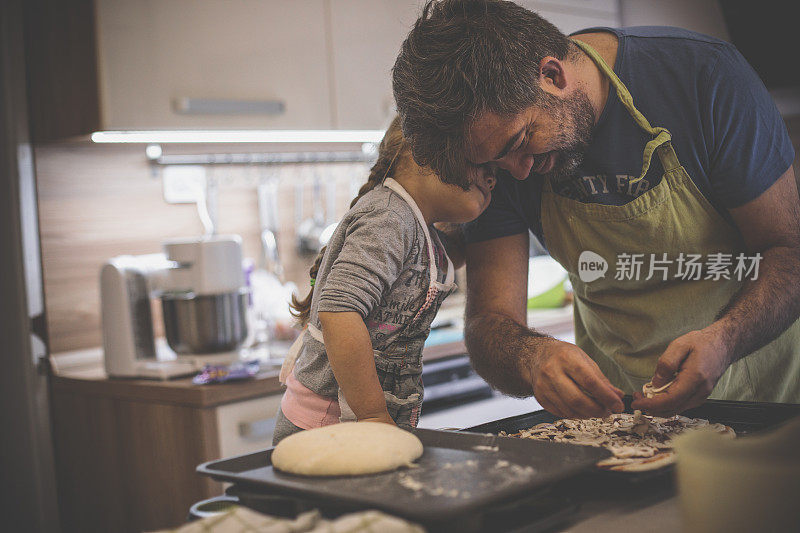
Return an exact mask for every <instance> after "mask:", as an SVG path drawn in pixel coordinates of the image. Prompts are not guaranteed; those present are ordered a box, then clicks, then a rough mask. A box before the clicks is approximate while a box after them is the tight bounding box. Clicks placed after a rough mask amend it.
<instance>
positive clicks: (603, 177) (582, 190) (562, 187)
mask: <svg viewBox="0 0 800 533" xmlns="http://www.w3.org/2000/svg"><path fill="white" fill-rule="evenodd" d="M637 178H638V176H631V175H629V174H615V175H610V174H596V175H593V176H582V177H580V178H575V179H571V180H568V181H563V182H560V183H557V184H555V185H554V189H555V192H556V194H559V195H560V196H565V197H567V198H572V199H573V200H578V201H579V202H584V203H593V204H605V205H622V204H625V203H627V202H630V201H631V200H634V199H636V198H638V197H639V196H641V195H642V194H644V193H646V192H647V191H649V190H650V189H652V188H653V185H652V184H651V183H650V181H649V180H648V179H647V178H645V179H641V180H638V181H637Z"/></svg>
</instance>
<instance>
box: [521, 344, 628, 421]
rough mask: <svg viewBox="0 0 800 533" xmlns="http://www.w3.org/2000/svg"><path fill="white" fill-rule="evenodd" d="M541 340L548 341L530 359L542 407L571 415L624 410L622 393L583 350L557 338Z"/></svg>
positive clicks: (532, 383)
mask: <svg viewBox="0 0 800 533" xmlns="http://www.w3.org/2000/svg"><path fill="white" fill-rule="evenodd" d="M542 342H546V344H545V345H544V346H543V347H542V349H541V350H539V354H538V355H536V356H535V357H534V358H532V359H531V361H532V363H531V366H530V374H529V377H528V379H529V381H530V383H531V385H532V387H533V395H534V397H535V398H536V400H537V401H538V402H539V404H540V405H541V406H542V407H544V408H545V409H547V410H548V411H550V412H551V413H553V414H554V415H558V416H562V417H568V418H589V417H606V416H608V415H610V414H611V413H620V412H622V410H623V408H624V406H623V404H622V396H623V392H622V391H621V390H620V389H618V388H616V387H615V386H613V385H612V384H611V382H610V381H608V378H606V377H605V376H604V375H603V373H602V372H601V371H600V368H599V367H598V366H597V364H596V363H595V362H594V361H592V360H591V359H590V358H589V356H588V355H586V353H585V352H584V351H583V350H581V349H580V348H578V347H577V346H575V345H574V344H570V343H568V342H562V341H558V340H555V339H542ZM532 355H533V354H532Z"/></svg>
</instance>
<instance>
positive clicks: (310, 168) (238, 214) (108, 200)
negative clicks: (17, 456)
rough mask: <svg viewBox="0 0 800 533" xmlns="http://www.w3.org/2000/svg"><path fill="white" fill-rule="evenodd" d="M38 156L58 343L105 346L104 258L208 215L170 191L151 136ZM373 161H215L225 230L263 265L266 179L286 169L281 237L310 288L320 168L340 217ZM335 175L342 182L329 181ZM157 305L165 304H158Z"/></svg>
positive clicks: (290, 267) (146, 249) (54, 342)
mask: <svg viewBox="0 0 800 533" xmlns="http://www.w3.org/2000/svg"><path fill="white" fill-rule="evenodd" d="M194 149H195V150H202V147H195V148H194ZM228 149H229V147H228ZM216 152H217V150H213V151H212V153H216ZM36 166H37V168H36V172H37V179H38V188H39V206H40V207H39V217H40V232H41V243H42V260H43V263H44V279H45V295H46V300H47V302H46V305H47V319H48V328H49V337H50V350H51V353H57V352H63V351H69V350H77V349H82V348H89V347H94V346H99V345H100V344H101V343H102V338H101V332H100V314H99V308H100V294H99V271H100V267H101V266H102V264H103V263H104V262H105V261H106V260H107V259H108V258H110V257H113V256H116V255H123V254H131V255H137V254H145V253H154V252H160V251H161V242H162V241H163V240H165V239H170V238H174V237H186V236H197V235H201V234H202V233H203V225H202V224H201V222H200V218H199V216H198V214H197V208H196V207H195V205H194V204H167V203H166V202H165V201H164V199H163V195H162V180H161V178H160V176H159V175H158V174H154V172H153V169H151V167H150V165H149V163H148V161H147V159H146V157H145V152H144V146H142V145H95V144H90V143H88V142H75V143H59V144H48V145H43V146H38V147H37V148H36ZM368 171H369V165H368V164H367V163H319V164H292V165H285V166H281V167H256V166H250V167H247V166H230V165H219V166H216V167H214V168H211V169H209V170H207V173H208V174H207V176H208V177H210V178H213V179H214V180H216V181H217V183H218V184H219V185H218V212H219V228H218V232H219V233H236V234H239V235H241V237H242V240H243V247H244V255H245V257H248V258H252V259H253V260H254V261H255V263H256V265H257V266H258V265H259V261H260V257H261V245H260V238H259V236H260V225H259V213H258V198H257V192H256V191H257V186H258V183H259V181H260V180H262V179H264V178H265V177H266V178H271V177H275V178H277V179H278V202H277V203H278V206H279V208H278V215H279V231H278V235H277V241H278V248H279V253H280V257H281V260H282V263H283V267H284V275H285V278H286V280H287V281H294V282H295V283H296V284H297V285H298V287H300V292H302V293H303V294H305V292H306V291H307V290H308V288H309V286H308V268H309V266H310V264H311V262H312V261H313V255H308V254H299V253H298V251H297V246H296V231H295V230H296V225H297V221H298V220H299V219H306V218H309V217H311V216H312V212H313V205H312V183H313V180H314V177H315V176H318V177H319V178H320V182H321V185H322V187H321V204H322V206H323V208H324V207H325V206H327V200H326V194H327V193H328V192H329V191H331V190H332V191H333V192H334V193H335V198H336V201H335V202H334V204H335V208H336V217H335V218H336V220H338V219H339V218H340V217H341V216H342V215H343V214H344V213H345V211H346V210H347V207H348V205H349V203H350V200H351V199H352V198H353V196H354V195H355V194H356V192H357V188H358V186H360V184H361V183H363V182H364V181H365V180H366V178H367V173H368ZM331 181H334V182H335V187H332V188H328V187H327V184H328V183H330V182H331ZM298 183H300V184H302V189H303V193H302V204H303V213H302V214H301V215H298V206H297V205H296V199H297V190H296V188H297V184H298ZM154 311H155V312H156V313H158V307H157V306H154ZM159 323H160V321H159V320H156V325H157V326H158V325H159Z"/></svg>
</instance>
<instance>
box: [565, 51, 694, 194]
mask: <svg viewBox="0 0 800 533" xmlns="http://www.w3.org/2000/svg"><path fill="white" fill-rule="evenodd" d="M572 42H574V43H575V44H576V45H577V46H578V48H580V49H581V50H583V51H584V52H586V55H588V56H589V57H590V58H592V60H593V61H594V62H595V64H596V65H597V66H598V67H599V68H600V71H601V72H603V73H604V74H605V75H606V76H607V77H608V79H609V81H610V82H611V85H613V86H614V90H615V91H616V93H617V97H619V100H620V102H622V105H624V106H625V109H627V110H628V113H629V114H630V115H631V117H633V120H634V121H635V122H636V124H638V125H639V127H640V128H642V129H643V130H644V131H646V132H647V133H649V134H650V135H652V136H653V139H652V140H650V142H648V143H647V144H646V145H645V147H644V154H643V156H642V173H641V174H640V175H639V177H638V178H634V179H632V180H630V181H631V182H637V181H639V180H641V179H642V178H644V177H645V175H646V174H647V171H648V170H649V169H650V161H651V160H652V158H653V152H655V151H656V148H659V147H661V146H664V145H666V144H667V143H668V142H669V141H670V140H671V139H672V134H671V133H670V132H669V130H667V129H666V128H661V127H653V126H651V125H650V122H649V121H648V120H647V119H646V118H645V116H644V115H642V113H641V112H639V110H638V109H636V106H635V105H634V104H633V97H632V96H631V93H630V92H629V91H628V88H627V87H625V84H624V83H622V80H620V79H619V77H618V76H617V73H616V72H614V70H613V69H612V68H611V67H609V66H608V63H606V62H605V60H604V59H603V58H602V57H601V56H600V54H598V53H597V51H596V50H595V49H594V48H592V47H591V46H589V45H588V44H586V43H584V42H583V41H579V40H578V39H574V38H573V39H572ZM667 151H668V152H669V151H671V152H672V155H673V156H675V150H673V149H672V147H671V146H670V149H669V150H667ZM659 152H660V153H661V152H662V151H659ZM659 157H661V158H662V161H663V160H664V156H663V155H659ZM668 159H669V158H668ZM673 159H674V162H677V161H678V158H677V156H676V157H674V158H673ZM671 162H672V161H671ZM678 166H680V164H678ZM664 168H665V170H671V169H668V168H667V165H664Z"/></svg>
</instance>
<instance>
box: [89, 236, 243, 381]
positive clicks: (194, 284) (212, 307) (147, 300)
mask: <svg viewBox="0 0 800 533" xmlns="http://www.w3.org/2000/svg"><path fill="white" fill-rule="evenodd" d="M163 248H164V253H162V254H149V255H139V256H130V255H125V256H118V257H114V258H112V259H110V260H109V261H108V262H107V263H106V264H105V265H103V267H102V269H101V272H100V296H101V307H102V321H103V348H104V351H105V369H106V372H107V373H108V375H109V376H114V377H149V378H157V379H168V378H171V377H177V376H184V375H188V374H193V373H195V372H198V371H199V370H201V369H202V368H203V366H204V365H205V364H229V363H233V362H235V361H236V360H238V359H239V358H240V354H239V348H240V347H241V346H242V344H243V343H244V341H245V340H246V338H247V334H248V324H247V308H248V298H249V295H250V293H249V289H248V288H247V287H246V284H245V279H244V272H243V269H242V247H241V239H240V238H239V237H238V236H236V235H227V236H224V235H219V236H217V235H214V236H206V237H198V238H187V239H178V240H172V241H168V242H165V243H164V244H163ZM153 297H155V298H158V299H160V301H161V308H162V311H163V321H164V332H165V334H166V340H167V345H168V346H169V347H168V348H167V347H166V346H158V347H157V343H156V340H155V335H154V328H153V316H152V312H151V307H150V305H151V298H153Z"/></svg>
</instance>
